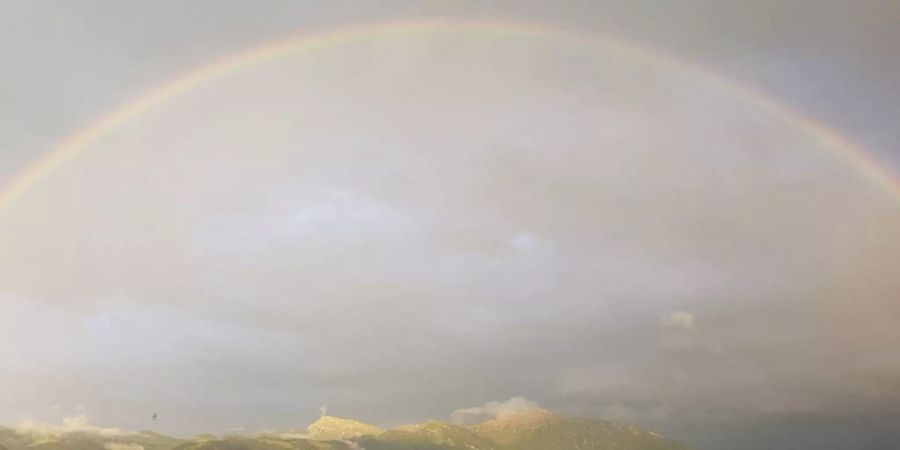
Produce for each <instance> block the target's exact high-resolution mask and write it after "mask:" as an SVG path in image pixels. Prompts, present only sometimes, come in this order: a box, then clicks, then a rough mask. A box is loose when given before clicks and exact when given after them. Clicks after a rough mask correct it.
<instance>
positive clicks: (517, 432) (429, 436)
mask: <svg viewBox="0 0 900 450" xmlns="http://www.w3.org/2000/svg"><path fill="white" fill-rule="evenodd" d="M363 449H364V450H686V447H684V446H682V445H681V444H678V443H676V442H673V441H670V440H668V439H665V438H663V437H662V436H660V435H658V434H655V433H652V432H649V431H644V430H641V429H639V428H637V427H634V426H631V425H619V424H613V423H610V422H605V421H601V420H590V419H578V418H573V417H566V416H561V415H558V414H553V413H550V412H547V411H530V412H521V413H517V414H511V415H504V416H502V417H499V418H497V419H494V420H489V421H487V422H484V423H480V424H477V425H472V426H461V425H453V424H450V423H446V422H440V421H435V420H431V421H428V422H425V423H423V424H415V425H406V426H402V427H399V428H395V429H391V430H388V431H384V430H382V429H380V428H378V427H376V426H374V425H368V424H365V423H362V422H357V421H355V420H351V419H342V418H338V417H332V416H323V417H321V418H320V419H319V420H317V421H315V422H314V423H313V424H311V425H310V426H309V427H308V428H307V430H306V431H305V432H293V433H290V432H289V433H276V432H267V433H259V434H246V435H229V436H224V437H216V436H213V435H200V436H197V437H195V438H192V439H176V438H172V437H168V436H164V435H161V434H158V433H154V432H150V431H141V432H138V433H125V432H120V433H117V434H114V435H111V434H109V433H100V432H89V431H69V432H58V431H57V432H53V433H43V434H42V433H41V432H37V431H34V430H27V431H26V430H22V429H12V428H2V427H0V450H363Z"/></svg>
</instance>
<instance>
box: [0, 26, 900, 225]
mask: <svg viewBox="0 0 900 450" xmlns="http://www.w3.org/2000/svg"><path fill="white" fill-rule="evenodd" d="M433 31H455V32H478V33H482V34H493V35H505V36H519V37H527V38H536V39H550V38H552V39H566V40H574V41H577V42H582V43H586V44H590V45H593V46H597V47H602V48H603V49H605V50H607V51H611V52H615V53H618V54H621V55H623V56H626V57H629V58H632V59H637V60H640V61H642V62H645V63H649V64H652V65H657V66H665V67H670V68H671V67H676V68H678V69H680V70H684V71H686V72H690V73H693V74H695V75H697V76H701V77H703V78H704V79H706V80H707V81H709V82H710V83H716V84H718V85H720V86H722V87H724V88H726V89H727V90H729V91H731V92H733V93H734V94H735V95H736V96H737V97H739V98H741V99H743V100H745V101H747V102H750V103H751V104H753V105H755V106H757V107H759V108H761V109H762V110H764V111H766V112H767V113H769V114H771V115H772V116H774V117H775V118H777V119H779V120H782V121H784V122H785V123H788V124H791V125H792V126H795V127H797V128H798V129H800V130H802V131H804V132H805V133H807V134H808V135H809V136H811V137H812V138H814V139H816V140H818V141H819V142H820V143H822V144H823V145H824V146H825V147H826V148H828V149H830V150H831V151H833V152H834V153H835V154H836V155H837V156H839V157H840V158H842V159H844V160H845V161H847V162H848V163H849V164H850V165H852V166H853V167H854V168H855V169H856V170H857V171H858V172H859V173H860V174H861V175H862V176H863V177H864V178H865V179H867V180H869V181H870V182H872V183H873V184H874V185H876V186H878V187H880V188H881V189H882V190H883V191H884V192H886V193H887V194H888V195H889V196H891V197H893V198H894V199H896V200H898V201H900V179H898V177H897V176H896V175H895V174H894V173H892V172H891V171H890V170H889V169H887V168H885V167H882V166H881V165H880V164H879V163H878V161H876V160H875V159H874V158H873V157H872V156H870V155H869V154H867V153H866V152H865V151H864V150H863V149H861V148H860V147H859V146H857V145H855V144H853V143H852V142H850V141H849V140H848V139H847V138H845V137H843V136H841V135H840V134H838V133H836V132H834V131H832V130H830V129H828V128H826V127H825V126H823V125H822V124H820V123H818V122H816V121H814V120H812V119H809V118H807V117H804V116H803V115H801V114H799V113H797V112H795V111H793V110H791V109H789V108H787V107H786V106H784V105H782V104H780V103H778V102H776V101H774V100H772V99H770V98H769V97H767V96H766V95H765V94H763V93H762V92H760V91H759V90H757V89H755V88H753V87H751V86H748V85H744V84H739V83H736V82H734V81H732V80H729V79H726V78H723V77H722V76H719V75H717V74H715V73H713V72H710V71H708V70H706V69H703V68H701V67H697V66H695V65H692V64H689V63H686V62H684V61H681V60H678V59H676V58H674V57H671V56H668V55H664V54H660V53H658V52H655V51H652V50H648V49H645V48H641V47H637V46H635V45H632V44H629V43H625V42H621V41H617V40H614V39H607V38H601V37H594V36H588V35H583V34H577V33H573V32H570V31H565V30H559V29H555V28H551V27H547V26H543V25H537V24H525V23H509V22H499V21H491V20H474V21H454V20H404V21H400V22H387V23H379V24H372V25H362V26H352V27H347V28H341V29H336V30H331V31H324V32H318V33H311V34H302V35H299V36H290V37H287V38H285V39H281V40H277V41H274V42H270V43H266V44H263V45H261V46H258V47H254V48H250V49H249V50H245V51H241V52H238V53H235V54H233V55H231V56H228V57H225V58H223V59H220V60H217V61H214V62H212V63H210V64H207V65H204V66H202V67H199V68H197V69H195V70H193V71H191V72H188V73H187V74H185V75H183V76H181V77H179V78H176V79H174V80H172V81H171V82H169V83H167V84H164V85H162V86H160V87H158V88H156V89H154V90H152V91H150V92H149V93H147V94H145V95H143V96H141V97H139V98H137V99H136V100H134V101H133V102H131V103H129V104H127V105H125V106H124V107H122V108H120V109H117V110H115V111H113V112H112V113H110V114H109V115H107V116H105V117H103V118H101V119H100V120H98V121H97V122H95V123H93V124H92V125H90V126H88V127H86V128H84V129H82V130H81V131H79V132H77V133H75V134H73V135H71V136H69V137H67V138H66V139H64V140H63V141H62V142H61V143H59V144H58V145H57V146H56V148H55V149H53V150H52V151H50V152H48V153H47V154H46V155H45V156H43V157H42V158H39V159H38V160H37V161H35V162H34V163H32V164H31V165H30V166H28V167H27V168H26V169H24V170H23V171H22V172H20V173H19V174H18V175H17V176H15V177H13V178H12V180H11V181H10V182H9V183H7V184H6V185H5V186H3V187H2V189H0V210H4V209H7V208H9V207H10V205H12V204H13V203H14V202H15V201H16V200H17V199H19V198H20V197H22V196H23V195H24V194H25V193H26V192H27V191H28V190H29V189H30V188H32V187H33V186H35V185H36V184H38V183H39V182H40V181H41V180H42V179H44V178H46V177H47V176H49V175H50V174H52V173H53V172H54V171H55V170H56V169H58V168H59V167H60V166H62V165H64V164H65V163H66V161H69V160H70V159H72V158H73V157H75V156H76V155H77V154H78V153H79V152H80V151H82V150H83V149H85V148H87V147H88V145H89V144H90V143H91V142H93V141H95V140H97V139H99V138H101V137H103V136H105V135H107V134H108V133H110V132H111V131H113V130H115V129H116V128H117V127H119V126H120V125H122V124H123V123H125V122H128V121H129V120H132V119H134V118H136V117H138V116H140V115H141V114H143V113H144V112H146V111H148V110H151V109H153V108H156V107H157V106H159V105H162V104H164V103H166V102H167V101H169V100H170V99H172V98H174V97H177V96H178V95H180V94H182V93H184V92H186V91H189V90H191V89H193V88H195V87H197V86H199V85H202V84H204V83H207V82H209V81H211V80H214V79H216V78H219V77H222V76H223V75H226V74H229V73H231V72H234V71H237V70H240V69H242V68H246V67H250V66H254V65H256V64H260V63H263V62H266V61H271V60H273V59H277V58H281V57H284V56H286V55H291V54H294V53H297V52H301V51H305V50H312V49H316V48H321V47H328V46H332V45H337V44H341V43H346V42H351V41H354V40H358V39H363V38H367V37H377V36H390V35H408V34H416V33H422V32H433Z"/></svg>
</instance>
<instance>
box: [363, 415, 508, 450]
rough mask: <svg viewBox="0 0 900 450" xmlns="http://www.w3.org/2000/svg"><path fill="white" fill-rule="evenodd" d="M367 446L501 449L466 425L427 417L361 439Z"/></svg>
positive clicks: (423, 449) (413, 449)
mask: <svg viewBox="0 0 900 450" xmlns="http://www.w3.org/2000/svg"><path fill="white" fill-rule="evenodd" d="M360 444H361V445H362V447H364V448H366V449H367V450H380V449H384V450H388V449H408V450H428V449H448V448H451V449H455V448H459V449H469V450H503V446H502V445H500V444H498V443H496V442H494V441H492V440H490V439H488V438H486V437H484V436H481V435H479V434H478V433H476V432H474V431H472V430H471V429H469V428H466V427H462V426H459V425H451V424H449V423H446V422H439V421H436V420H430V421H428V422H426V423H424V424H418V425H406V426H403V427H400V428H397V429H395V430H389V431H386V432H384V433H383V434H381V435H380V436H377V437H373V438H369V439H364V440H361V441H360Z"/></svg>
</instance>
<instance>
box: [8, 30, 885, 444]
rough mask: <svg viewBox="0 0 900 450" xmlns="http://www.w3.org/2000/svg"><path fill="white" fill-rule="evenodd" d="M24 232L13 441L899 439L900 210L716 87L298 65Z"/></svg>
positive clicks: (124, 139)
mask: <svg viewBox="0 0 900 450" xmlns="http://www.w3.org/2000/svg"><path fill="white" fill-rule="evenodd" d="M0 214H2V216H0V268H2V276H3V278H2V290H3V294H2V295H3V301H2V302H0V329H2V330H3V333H4V339H3V340H0V350H2V352H3V354H5V355H13V356H14V357H13V358H9V359H7V360H5V361H2V362H0V369H2V370H0V397H2V398H8V399H12V400H11V403H10V405H11V408H9V409H8V411H12V412H3V414H9V415H10V416H9V417H7V416H0V421H18V420H21V419H24V418H27V417H19V416H18V415H20V414H27V415H28V416H30V417H34V418H39V419H42V420H56V419H59V418H60V417H56V416H54V414H56V413H54V412H53V411H52V410H51V405H53V404H71V403H75V402H87V403H88V404H89V405H90V406H91V408H92V411H94V413H95V415H96V419H97V421H98V423H104V424H105V423H107V422H110V423H112V422H115V423H112V424H113V425H116V426H121V427H123V428H126V429H140V428H143V427H144V426H145V425H146V424H145V423H144V421H146V420H147V419H146V417H148V415H147V414H148V413H147V412H148V411H155V410H162V411H163V413H164V414H163V415H164V417H165V418H166V420H167V422H166V425H165V426H168V427H171V431H175V432H179V433H189V432H195V431H199V430H212V431H215V430H224V429H228V428H232V427H245V428H246V429H250V430H252V429H260V428H272V427H283V428H293V427H296V426H298V425H303V424H304V423H305V422H306V421H308V420H309V419H311V418H313V417H315V415H316V414H317V408H318V406H319V405H321V404H324V403H327V404H329V405H330V406H331V411H333V413H334V414H336V415H342V416H354V417H358V418H360V419H362V420H367V421H372V422H377V423H379V424H382V425H391V424H396V423H400V422H404V421H408V420H418V419H421V418H423V417H429V416H430V417H437V418H446V417H447V415H448V413H449V412H450V411H453V410H457V409H460V408H463V409H464V408H466V407H468V406H470V405H480V404H484V403H485V402H486V401H489V400H492V399H503V398H513V397H515V396H525V397H527V398H528V399H531V400H532V401H537V402H540V404H541V405H544V406H545V407H547V408H550V409H559V410H562V411H563V412H569V413H573V414H583V415H589V416H598V417H606V418H610V419H615V420H637V421H641V422H647V423H660V422H666V421H673V420H674V421H687V422H691V423H695V422H701V423H713V422H715V421H716V420H721V419H722V418H727V419H735V420H743V419H747V418H753V417H758V416H767V415H780V414H807V413H813V414H826V415H827V414H836V413H842V414H845V413H848V412H851V413H859V414H875V413H887V412H897V411H896V408H897V402H898V398H897V397H896V392H898V391H897V389H896V387H897V386H896V383H895V382H894V381H893V380H895V379H897V377H898V376H900V365H898V364H900V355H898V354H897V350H896V349H895V348H894V347H895V346H894V345H893V343H894V342H896V341H897V339H898V338H900V332H898V330H897V327H896V323H897V320H898V314H900V310H898V308H897V306H896V303H895V302H893V301H892V300H893V299H895V298H896V296H897V293H898V292H900V286H898V283H897V281H895V277H893V276H892V268H893V267H896V266H897V263H898V262H900V261H898V255H900V236H898V234H897V230H898V229H900V215H898V209H897V207H896V204H895V203H894V202H892V201H891V200H890V199H889V198H887V197H886V196H885V195H884V194H883V193H881V192H879V191H877V190H876V189H875V188H874V187H873V186H871V185H869V184H868V183H867V182H865V181H864V180H862V179H861V178H860V177H859V175H858V174H857V173H855V172H854V171H853V170H851V169H850V167H849V166H848V165H847V164H846V163H845V162H843V161H840V160H839V159H836V158H835V157H834V155H833V154H832V153H830V152H829V151H828V150H827V149H825V148H824V146H823V145H822V144H821V143H818V142H815V141H814V140H812V139H810V138H809V137H808V136H806V135H804V134H802V133H800V132H798V130H797V129H795V128H792V127H790V126H788V125H787V124H784V123H780V122H777V121H774V120H773V119H772V118H771V117H768V116H766V115H765V114H764V113H763V112H761V111H758V110H756V109H754V108H753V107H752V106H749V105H747V104H746V103H743V102H742V101H741V100H740V99H738V98H735V97H734V96H733V95H732V94H730V93H728V92H725V91H722V90H721V89H719V88H718V87H716V86H715V85H713V84H710V83H709V82H708V80H704V79H702V78H696V77H695V76H694V75H692V74H686V73H681V72H677V71H672V70H667V69H664V68H659V67H656V66H653V65H650V66H648V65H645V64H642V63H635V62H634V61H629V60H623V59H621V58H620V57H619V56H617V55H615V54H612V53H606V52H604V51H602V50H600V49H592V48H586V47H581V46H577V45H576V46H571V45H568V44H566V45H562V44H561V43H560V42H555V41H541V42H536V41H531V40H527V39H525V40H522V39H505V38H496V37H490V36H479V35H474V36H473V35H467V36H458V35H452V34H451V35H434V36H418V37H416V38H414V39H386V40H379V41H371V42H364V43H357V44H353V45H348V46H344V47H340V48H337V49H328V50H327V51H326V50H322V51H318V52H313V53H311V54H306V55H301V56H298V57H296V58H289V59H286V60H283V61H276V62H273V63H271V64H267V65H265V66H260V67H257V68H254V69H252V70H248V71H244V72H240V73H236V74H234V75H232V76H229V77H225V78H224V79H222V80H219V81H217V82H215V83H211V84H209V85H206V86H203V87H202V88H200V89H197V90H196V91H194V92H192V93H190V94H189V95H185V96H183V97H181V98H179V99H177V100H176V101H174V102H172V103H169V104H166V105H164V106H163V107H161V108H159V109H157V110H155V111H154V112H152V113H150V114H147V115H145V116H143V117H141V118H140V120H137V121H133V122H131V123H129V124H127V125H126V126H124V127H123V128H122V129H120V130H117V132H116V133H114V134H113V135H111V136H109V137H107V138H105V139H103V140H102V141H100V142H97V143H96V144H95V145H93V146H92V148H91V149H90V150H89V151H86V152H85V153H84V154H83V155H82V156H81V157H80V158H79V159H78V160H77V161H75V162H74V163H72V164H71V165H69V166H67V167H66V168H65V169H64V170H62V171H60V172H59V173H57V174H55V175H54V176H53V177H52V178H51V179H49V180H48V181H47V182H46V183H44V184H42V185H41V186H39V187H38V188H37V189H35V190H34V191H33V192H31V193H29V196H28V197H27V198H25V199H23V201H22V202H20V204H18V205H17V206H16V208H15V210H11V211H10V212H9V213H7V212H3V213H0ZM35 329H37V330H39V331H38V332H37V333H35ZM23 361H24V362H23ZM25 380H27V381H28V382H27V383H23V382H24V381H25ZM23 384H24V385H25V387H24V388H23V387H22V386H23ZM523 401H524V400H523ZM494 406H498V405H494ZM490 408H491V406H490V405H488V406H485V407H482V409H481V410H479V411H486V410H487V409H490ZM19 411H23V413H20V412H19ZM246 411H253V414H251V415H248V414H246ZM713 419H715V420H713ZM119 422H121V423H119ZM174 424H181V425H174Z"/></svg>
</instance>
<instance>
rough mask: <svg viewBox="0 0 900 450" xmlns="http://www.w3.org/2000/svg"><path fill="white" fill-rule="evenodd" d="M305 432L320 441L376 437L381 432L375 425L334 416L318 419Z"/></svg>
mask: <svg viewBox="0 0 900 450" xmlns="http://www.w3.org/2000/svg"><path fill="white" fill-rule="evenodd" d="M307 431H308V432H309V434H310V435H311V436H312V437H313V438H314V439H317V440H322V441H329V440H336V439H350V438H355V437H359V436H366V435H371V436H378V435H379V434H381V433H382V432H383V430H382V429H381V428H378V427H376V426H375V425H369V424H366V423H362V422H357V421H355V420H353V419H344V418H341V417H334V416H322V417H320V418H319V420H317V421H315V422H313V423H312V424H310V425H309V427H308V428H307Z"/></svg>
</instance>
